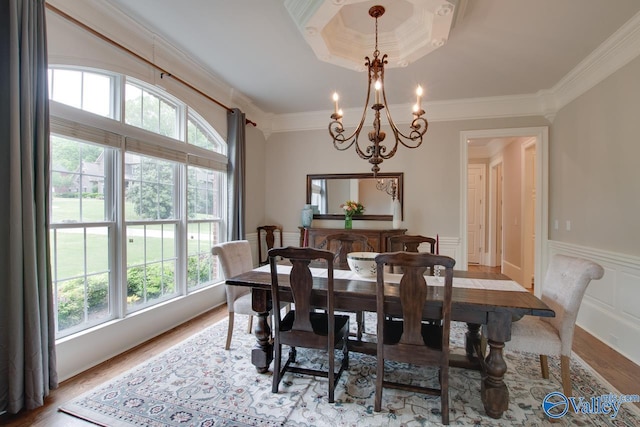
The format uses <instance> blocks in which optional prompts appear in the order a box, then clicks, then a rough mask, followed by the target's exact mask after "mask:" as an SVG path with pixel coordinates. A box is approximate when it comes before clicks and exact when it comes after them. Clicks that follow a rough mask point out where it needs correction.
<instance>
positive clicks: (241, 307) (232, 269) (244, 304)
mask: <svg viewBox="0 0 640 427" xmlns="http://www.w3.org/2000/svg"><path fill="white" fill-rule="evenodd" d="M211 252H212V253H213V254H214V255H217V256H218V258H219V259H220V265H221V266H222V273H223V274H224V277H225V278H228V277H233V276H237V275H238V274H241V273H244V272H246V271H249V270H251V269H253V260H252V258H251V245H249V242H248V241H246V240H238V241H233V242H226V243H220V244H218V245H215V246H214V247H213V248H212V249H211ZM225 289H226V292H227V309H228V311H229V329H228V330H227V343H226V344H225V346H224V348H225V350H229V346H230V345H231V336H232V334H233V320H234V314H235V313H238V314H247V315H249V316H250V317H249V331H248V332H249V333H251V327H252V325H253V316H255V315H257V313H256V312H255V311H253V310H252V309H251V289H250V288H248V287H242V286H233V285H225Z"/></svg>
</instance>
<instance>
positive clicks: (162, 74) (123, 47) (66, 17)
mask: <svg viewBox="0 0 640 427" xmlns="http://www.w3.org/2000/svg"><path fill="white" fill-rule="evenodd" d="M45 6H46V8H47V9H49V10H50V11H52V12H54V13H56V14H58V15H60V16H62V17H63V18H65V19H66V20H68V21H71V22H73V23H74V24H76V25H77V26H79V27H80V28H82V29H84V30H85V31H88V32H90V33H91V34H93V35H94V36H96V37H98V38H99V39H101V40H104V41H106V42H107V43H109V44H111V45H113V46H115V47H117V48H119V49H121V50H123V51H125V52H127V53H128V54H129V55H132V56H134V57H135V58H137V59H139V60H140V61H142V62H144V63H145V64H147V65H149V66H151V67H153V68H155V69H156V70H158V71H160V78H161V79H162V78H164V77H165V76H166V77H171V78H172V79H174V80H176V81H178V82H180V83H182V84H183V85H185V86H186V87H188V88H189V89H191V90H193V91H194V92H196V93H198V94H199V95H202V96H204V97H205V98H207V99H208V100H209V101H211V102H213V103H215V104H217V105H219V106H220V107H222V108H224V109H225V110H227V111H233V109H232V108H230V107H227V106H226V105H224V104H223V103H222V102H220V101H218V100H217V99H215V98H212V97H211V96H209V95H207V94H206V93H204V92H202V91H201V90H200V89H198V88H196V87H195V86H193V85H191V84H190V83H188V82H186V81H184V80H182V79H181V78H180V77H177V76H174V75H173V74H172V73H170V72H169V71H167V70H165V69H164V68H162V67H160V66H159V65H156V64H154V63H153V62H151V61H149V60H148V59H146V58H144V57H142V56H140V55H139V54H137V53H135V52H134V51H132V50H131V49H129V48H127V47H125V46H123V45H121V44H120V43H118V42H117V41H115V40H113V39H110V38H109V37H107V36H105V35H104V34H102V33H100V32H98V31H96V30H94V29H93V28H91V27H89V26H88V25H86V24H84V23H82V22H80V21H78V20H77V19H76V18H74V17H72V16H71V15H69V14H67V13H65V12H63V11H61V10H60V9H58V8H57V7H55V6H52V5H51V4H49V3H45ZM245 122H246V124H251V125H253V126H257V124H256V122H254V121H251V120H249V119H245Z"/></svg>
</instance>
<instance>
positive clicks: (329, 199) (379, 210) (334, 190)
mask: <svg viewBox="0 0 640 427" xmlns="http://www.w3.org/2000/svg"><path fill="white" fill-rule="evenodd" d="M403 180H404V173H402V172H385V173H382V172H381V173H378V174H377V175H376V177H375V178H374V177H373V174H372V173H341V174H316V175H307V203H308V204H310V205H312V206H313V208H314V215H313V218H314V219H344V210H343V209H342V208H341V207H340V205H341V204H343V203H344V202H346V201H347V200H355V201H358V202H360V203H362V204H363V205H364V208H365V211H364V214H363V215H358V216H357V217H356V218H357V219H359V220H360V219H364V220H378V221H391V220H392V219H393V198H392V194H393V192H394V191H395V196H396V198H397V199H398V200H399V201H400V207H401V210H400V212H401V219H404V203H403ZM394 186H395V190H393V189H392V188H393V187H394Z"/></svg>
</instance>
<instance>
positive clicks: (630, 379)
mask: <svg viewBox="0 0 640 427" xmlns="http://www.w3.org/2000/svg"><path fill="white" fill-rule="evenodd" d="M226 316H227V310H226V306H225V305H223V306H221V307H217V308H215V309H213V310H211V311H209V312H207V313H205V314H203V315H201V316H199V317H197V318H195V319H192V320H190V321H188V322H186V323H184V324H182V325H180V326H178V327H176V328H174V329H172V330H170V331H168V332H166V333H164V334H162V335H161V336H159V337H157V338H155V339H152V340H150V341H148V342H146V343H144V344H141V345H139V346H137V347H135V348H133V349H131V350H129V351H126V352H125V353H122V354H120V355H118V356H116V357H114V358H113V359H110V360H108V361H106V362H104V363H102V364H100V365H98V366H96V367H94V368H91V369H89V370H87V371H85V372H83V373H82V374H79V375H77V376H75V377H73V378H70V379H68V380H67V381H64V382H63V383H61V384H60V387H58V389H56V390H53V391H52V392H51V394H50V395H49V397H47V399H46V401H45V405H44V406H43V407H41V408H38V409H35V410H33V411H22V412H20V413H19V414H16V415H10V416H4V417H2V418H0V424H3V425H8V426H12V427H18V426H20V427H23V426H24V427H27V426H36V427H63V426H64V427H87V426H91V425H93V424H91V423H88V422H85V421H82V420H80V419H78V418H75V417H72V416H70V415H67V414H64V413H61V412H58V407H59V406H60V405H62V404H64V403H65V402H66V401H68V400H71V399H73V398H74V397H76V396H78V395H80V394H82V393H84V392H86V391H88V390H90V389H92V388H94V387H96V386H98V385H100V384H101V383H103V382H105V381H107V380H109V379H110V378H113V377H115V376H117V375H120V374H121V373H123V372H125V371H127V370H129V369H131V368H133V367H134V366H136V365H138V364H140V363H142V362H144V361H146V360H148V359H149V358H151V357H153V356H156V355H157V354H159V353H161V352H163V351H164V350H166V349H168V348H169V347H171V346H173V345H175V344H177V343H179V342H181V341H183V340H185V339H186V338H188V337H189V336H191V335H193V334H194V333H197V332H199V331H200V330H202V329H204V328H206V327H208V326H211V325H213V324H214V323H217V322H218V321H220V320H222V319H224V318H225V317H226ZM220 345H224V343H220ZM573 348H574V351H575V352H576V354H578V355H579V356H580V357H581V358H582V359H583V360H585V361H586V362H587V363H588V364H590V365H591V366H593V367H594V368H597V370H598V372H599V373H600V375H602V377H604V378H605V379H606V380H607V381H609V382H610V383H611V384H612V385H613V386H614V387H616V388H617V389H618V390H619V391H620V393H623V394H638V392H639V390H638V378H640V366H638V365H636V364H635V363H633V362H632V361H630V360H629V359H627V358H625V357H624V356H622V355H620V354H619V353H617V352H616V351H614V350H613V349H611V348H610V347H609V346H607V345H606V344H604V343H602V342H600V341H599V340H597V339H596V338H594V337H593V336H591V335H589V334H588V333H587V332H585V331H584V330H582V329H580V328H578V327H576V333H575V337H574V343H573ZM636 405H637V406H638V407H640V404H638V403H636Z"/></svg>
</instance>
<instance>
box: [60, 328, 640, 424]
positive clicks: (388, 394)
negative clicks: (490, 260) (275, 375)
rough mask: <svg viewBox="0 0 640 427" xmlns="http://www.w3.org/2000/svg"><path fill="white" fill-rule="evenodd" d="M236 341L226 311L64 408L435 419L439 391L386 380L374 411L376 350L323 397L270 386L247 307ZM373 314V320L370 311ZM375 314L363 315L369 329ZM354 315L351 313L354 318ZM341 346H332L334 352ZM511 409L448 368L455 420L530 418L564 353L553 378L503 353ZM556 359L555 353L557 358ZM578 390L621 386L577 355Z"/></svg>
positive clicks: (190, 417)
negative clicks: (486, 398)
mask: <svg viewBox="0 0 640 427" xmlns="http://www.w3.org/2000/svg"><path fill="white" fill-rule="evenodd" d="M238 317H239V318H240V319H237V320H236V325H235V334H234V340H233V342H232V346H231V350H229V351H225V350H224V342H225V335H226V330H227V321H226V320H224V321H222V322H220V323H218V324H216V325H214V326H211V327H209V328H208V329H206V330H204V331H202V332H201V333H199V334H197V335H195V336H193V337H191V338H189V339H188V340H186V341H184V342H182V343H180V344H178V345H176V346H175V347H173V348H171V349H169V350H167V351H166V352H164V353H162V354H160V355H158V356H157V357H155V358H153V359H151V360H150V361H149V362H146V363H144V364H142V365H140V366H137V367H136V368H134V369H132V370H130V371H129V372H127V373H125V374H123V375H121V376H119V377H117V378H114V379H113V380H111V381H109V382H108V383H106V384H103V385H102V386H100V387H97V388H95V389H94V390H91V391H90V392H88V393H85V394H84V395H82V396H80V397H78V398H76V399H74V400H72V401H70V402H69V403H67V404H65V405H64V406H63V407H62V408H60V410H61V411H63V412H66V413H69V414H72V415H75V416H77V417H79V418H83V419H86V420H89V421H91V422H93V423H96V424H99V425H105V426H110V427H116V426H131V425H134V426H158V427H160V426H202V427H207V426H285V425H286V426H424V425H432V424H435V425H439V424H440V421H441V418H440V399H439V398H438V397H433V396H427V395H421V394H416V393H411V392H404V391H399V390H392V389H385V390H384V392H383V398H382V402H383V408H382V412H380V413H376V412H374V411H373V401H374V395H375V371H376V359H375V357H372V356H367V355H361V354H357V353H350V369H349V372H345V373H344V374H343V376H342V378H341V379H340V383H339V384H338V386H337V388H336V392H335V399H336V402H335V404H330V403H328V402H327V380H326V379H324V378H317V379H313V378H310V377H308V376H296V375H293V374H286V375H285V377H284V378H283V380H282V383H281V384H280V391H279V392H278V393H277V394H273V393H271V378H272V377H271V373H268V374H259V373H257V372H256V370H255V368H254V366H253V365H252V364H251V349H252V348H253V346H254V344H255V339H254V338H253V336H252V335H249V334H247V333H246V332H244V331H246V324H245V325H242V321H244V319H242V318H245V319H246V316H238ZM371 320H373V321H375V319H374V318H372V319H371ZM373 321H370V322H369V323H368V324H367V329H368V330H374V329H373V323H374V322H373ZM353 323H354V324H355V321H354V322H353ZM464 331H465V325H464V324H458V323H456V324H455V327H454V328H453V334H452V343H453V344H454V346H457V347H460V349H462V344H463V334H464ZM340 357H341V353H339V352H336V360H340ZM505 359H506V361H507V364H508V367H509V368H508V372H507V378H506V380H507V381H506V382H507V386H508V387H509V393H510V402H509V409H508V411H507V412H505V414H504V415H503V417H502V418H501V419H499V420H495V419H492V418H489V417H488V416H487V415H485V413H484V408H483V406H482V402H481V400H480V373H479V372H476V371H468V370H463V369H456V368H452V369H451V370H450V407H451V413H450V423H451V425H473V426H534V425H546V424H550V422H549V421H548V420H547V418H546V417H545V415H544V413H543V411H542V407H541V403H542V400H543V399H544V397H545V396H546V395H547V394H548V393H550V392H552V391H561V390H562V388H561V386H560V378H559V375H560V367H559V360H554V359H556V358H549V364H550V366H549V369H550V375H551V378H550V379H549V380H544V379H542V378H541V376H540V370H539V369H540V368H539V366H540V365H539V363H538V359H537V356H535V355H532V354H524V353H519V354H518V353H507V354H506V355H505ZM558 359H559V358H558ZM324 360H326V354H324V355H323V354H322V353H319V352H316V351H305V350H303V349H300V350H299V352H298V358H297V361H298V362H299V363H300V364H313V365H316V366H319V365H321V364H322V363H324ZM385 369H386V372H387V374H386V376H387V377H389V378H391V377H396V379H397V380H399V381H408V380H410V379H413V380H415V379H416V378H418V379H421V380H422V381H424V382H426V383H431V384H433V385H436V384H437V373H436V371H435V370H433V369H427V368H416V367H410V366H408V365H405V364H399V363H389V362H387V365H386V368H385ZM571 377H572V380H573V388H574V396H584V397H585V398H586V399H590V398H591V397H594V396H601V395H605V394H610V393H613V394H616V395H617V394H619V393H618V392H617V391H616V390H615V389H613V388H612V387H611V386H610V385H609V384H607V383H606V382H605V381H604V380H602V379H601V378H600V377H599V376H598V375H597V374H596V373H595V372H594V371H593V370H592V369H591V368H590V367H589V366H588V365H586V364H585V363H584V362H582V361H581V360H580V359H579V358H577V357H575V356H574V358H573V360H572V364H571ZM554 424H555V425H561V426H564V425H578V426H614V425H615V426H640V414H639V413H638V411H637V409H636V408H635V407H634V406H633V404H632V403H624V404H622V406H621V408H620V411H619V412H618V414H617V416H616V417H615V418H613V419H612V418H611V417H610V416H609V415H602V414H597V415H596V414H574V413H573V412H571V411H569V413H567V414H566V415H565V416H564V417H562V418H560V419H558V420H555V423H554Z"/></svg>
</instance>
